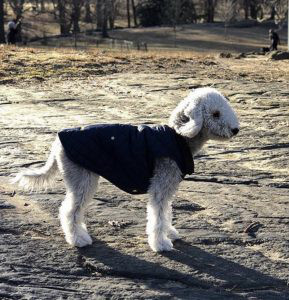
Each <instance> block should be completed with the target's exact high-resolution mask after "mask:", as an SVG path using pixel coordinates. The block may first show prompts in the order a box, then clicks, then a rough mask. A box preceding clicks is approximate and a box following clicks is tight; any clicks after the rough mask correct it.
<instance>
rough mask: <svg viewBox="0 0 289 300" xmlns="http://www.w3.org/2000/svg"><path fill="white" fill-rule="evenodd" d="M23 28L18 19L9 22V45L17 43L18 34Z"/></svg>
mask: <svg viewBox="0 0 289 300" xmlns="http://www.w3.org/2000/svg"><path fill="white" fill-rule="evenodd" d="M20 26H21V19H20V20H19V21H18V22H17V19H14V20H11V21H9V22H8V33H7V43H8V45H15V44H16V41H17V34H18V32H19V29H20Z"/></svg>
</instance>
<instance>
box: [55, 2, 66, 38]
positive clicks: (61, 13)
mask: <svg viewBox="0 0 289 300" xmlns="http://www.w3.org/2000/svg"><path fill="white" fill-rule="evenodd" d="M66 5H67V0H58V1H57V8H58V20H59V26H60V34H61V35H66V34H68V33H69V25H68V20H67V10H66Z"/></svg>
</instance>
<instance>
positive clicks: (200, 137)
mask: <svg viewBox="0 0 289 300" xmlns="http://www.w3.org/2000/svg"><path fill="white" fill-rule="evenodd" d="M186 140H187V143H188V145H189V147H190V150H191V153H192V156H194V155H196V154H197V153H198V152H199V151H200V150H201V148H202V147H203V146H204V144H205V143H206V142H207V141H208V140H209V139H208V137H207V136H206V135H205V134H204V133H203V132H202V131H200V132H199V133H198V134H197V135H196V136H194V137H193V138H191V139H189V138H187V139H186Z"/></svg>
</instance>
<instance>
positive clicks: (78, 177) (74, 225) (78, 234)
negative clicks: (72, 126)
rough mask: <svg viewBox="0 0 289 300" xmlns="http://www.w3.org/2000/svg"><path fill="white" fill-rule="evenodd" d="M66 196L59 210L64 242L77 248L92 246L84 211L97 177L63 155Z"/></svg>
mask: <svg viewBox="0 0 289 300" xmlns="http://www.w3.org/2000/svg"><path fill="white" fill-rule="evenodd" d="M60 170H61V173H62V174H63V177H64V181H65V185H66V188H67V194H66V196H65V199H64V201H63V202H62V205H61V207H60V210H59V217H60V222H61V226H62V229H63V231H64V234H65V239H66V241H67V242H68V243H69V244H70V245H72V246H77V247H84V246H86V245H90V244H92V239H91V237H90V236H89V234H88V232H87V228H86V225H85V223H84V210H85V208H86V207H87V205H88V204H89V202H90V200H91V199H92V197H93V195H94V193H95V191H96V188H97V183H98V178H99V176H98V175H96V174H94V173H92V172H90V171H88V170H86V169H83V168H81V167H79V166H78V165H76V164H74V163H73V162H71V161H70V160H68V158H67V157H66V156H65V155H63V156H62V160H61V167H60Z"/></svg>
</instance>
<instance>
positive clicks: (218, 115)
mask: <svg viewBox="0 0 289 300" xmlns="http://www.w3.org/2000/svg"><path fill="white" fill-rule="evenodd" d="M213 117H214V118H215V119H219V118H220V112H219V111H218V110H216V111H214V112H213Z"/></svg>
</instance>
